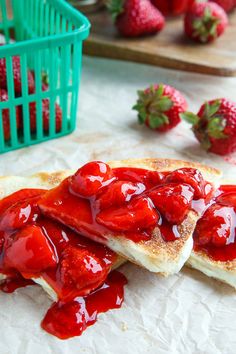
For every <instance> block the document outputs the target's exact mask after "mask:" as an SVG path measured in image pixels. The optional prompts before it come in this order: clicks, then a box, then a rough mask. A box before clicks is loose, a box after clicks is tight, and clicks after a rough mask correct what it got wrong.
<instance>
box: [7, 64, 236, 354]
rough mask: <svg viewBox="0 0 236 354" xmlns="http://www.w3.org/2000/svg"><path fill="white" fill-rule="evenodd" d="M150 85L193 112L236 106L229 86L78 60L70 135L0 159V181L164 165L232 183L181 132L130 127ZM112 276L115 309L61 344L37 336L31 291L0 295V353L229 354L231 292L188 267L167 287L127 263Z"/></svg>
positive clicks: (184, 129) (228, 173)
mask: <svg viewBox="0 0 236 354" xmlns="http://www.w3.org/2000/svg"><path fill="white" fill-rule="evenodd" d="M155 82H164V83H168V84H170V85H173V86H175V87H176V88H178V89H180V90H181V91H182V92H183V93H184V94H185V96H186V98H187V100H188V102H189V105H190V109H191V110H193V111H196V110H197V109H198V107H199V106H200V104H201V103H202V102H203V101H205V100H207V99H211V98H216V97H223V96H226V97H228V98H231V99H234V100H236V79H235V78H232V79H230V78H217V77H209V76H201V75H199V74H190V73H184V72H176V71H170V70H164V69H160V68H154V67H149V66H144V65H138V64H134V63H124V62H118V61H108V60H101V59H95V58H84V68H83V75H82V84H81V92H80V108H79V111H78V117H79V120H78V128H77V130H76V132H75V133H73V134H72V135H70V136H67V137H65V138H61V139H58V140H52V141H51V142H47V143H44V144H41V145H37V146H33V147H30V148H28V149H23V150H18V151H15V152H11V153H8V154H5V155H0V174H1V175H10V174H18V175H28V174H32V173H34V172H37V171H42V170H45V171H55V170H60V169H65V168H66V169H67V168H73V169H75V168H77V167H79V166H80V165H81V164H83V163H85V162H87V161H88V160H93V159H101V160H104V161H108V160H112V159H126V158H137V157H167V158H179V159H188V160H193V161H200V162H203V163H206V164H210V165H212V166H215V167H219V168H221V169H222V170H223V171H224V176H225V177H226V178H231V179H233V178H234V176H235V173H236V165H234V163H235V162H236V155H235V156H231V157H230V158H227V159H226V160H225V159H223V158H222V157H218V156H216V155H213V154H207V153H204V152H203V151H202V150H201V148H200V147H199V145H198V143H197V142H196V140H195V138H194V136H193V134H192V132H191V130H190V128H189V126H188V124H187V123H181V124H180V125H179V126H178V127H177V128H176V129H174V130H172V131H171V132H169V133H168V134H164V135H158V134H156V133H155V132H152V131H150V130H148V129H147V128H145V127H140V126H138V124H137V121H136V113H135V112H134V111H132V110H131V107H132V105H133V104H134V102H135V99H136V91H137V90H138V89H141V88H144V87H145V86H147V85H149V84H151V83H155ZM227 160H228V161H227ZM229 161H230V163H229ZM121 270H122V272H124V273H125V275H126V276H127V277H128V280H129V283H128V285H127V286H126V291H125V302H124V305H123V307H122V308H121V309H119V310H112V311H109V312H108V313H106V314H102V315H100V316H99V320H98V322H97V323H96V324H95V325H94V326H92V327H90V328H88V329H87V330H86V331H85V332H84V334H83V335H82V336H81V337H77V338H72V339H70V340H66V341H61V340H59V339H57V338H55V337H53V336H50V335H48V334H47V333H46V332H44V331H43V330H41V328H40V321H41V319H42V318H43V315H44V314H45V312H46V310H47V309H48V307H49V306H50V304H51V301H50V300H49V299H48V297H47V296H46V294H45V293H44V292H43V291H42V290H41V288H40V287H37V286H35V287H28V288H24V289H19V290H17V291H16V292H15V293H14V294H12V295H8V294H4V293H0V321H1V330H0V354H80V353H89V354H121V353H125V354H134V353H135V354H136V353H138V354H139V353H140V354H144V353H149V354H164V353H168V354H234V353H236V334H235V333H236V292H235V291H234V290H233V289H231V288H230V287H229V286H227V285H224V284H222V283H220V282H217V281H215V280H213V279H210V278H208V277H206V276H204V275H202V274H201V273H200V272H198V271H195V270H190V269H188V268H184V269H183V270H182V271H181V272H180V273H179V274H177V275H174V276H171V277H169V278H161V277H158V276H156V275H153V274H151V273H149V272H148V271H146V270H143V269H140V268H138V267H136V266H134V265H132V264H127V265H124V266H123V267H122V268H121Z"/></svg>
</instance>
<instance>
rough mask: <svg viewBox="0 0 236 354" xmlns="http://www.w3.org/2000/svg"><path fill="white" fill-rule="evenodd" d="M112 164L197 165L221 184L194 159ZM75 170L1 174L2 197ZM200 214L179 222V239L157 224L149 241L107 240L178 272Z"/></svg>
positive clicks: (155, 266)
mask: <svg viewBox="0 0 236 354" xmlns="http://www.w3.org/2000/svg"><path fill="white" fill-rule="evenodd" d="M109 165H110V166H111V167H138V168H144V169H149V170H153V171H160V172H161V171H174V170H176V169H179V168H183V167H189V168H197V169H199V170H200V171H201V173H202V174H203V177H204V178H205V180H207V181H209V182H211V183H212V184H213V185H215V186H218V180H219V178H220V176H221V173H220V172H219V171H218V170H217V169H214V168H211V167H209V166H204V165H201V164H198V163H191V162H186V161H181V160H180V161H179V160H170V159H137V160H123V161H114V162H110V163H109ZM72 173H73V171H61V172H54V173H46V172H45V173H38V174H35V175H33V176H31V177H2V178H0V198H3V197H5V196H7V195H9V194H10V193H13V192H15V191H16V190H19V189H21V188H46V189H51V188H53V187H55V186H57V185H58V184H59V183H60V182H61V181H62V180H63V179H65V178H66V177H67V176H69V175H71V174H72ZM198 218H199V215H198V214H197V213H196V212H194V211H190V212H189V213H188V215H187V217H186V219H185V220H184V221H183V223H182V224H181V225H179V226H178V231H179V233H180V238H179V239H178V240H176V241H172V242H165V241H164V240H163V238H162V236H161V233H160V229H159V228H158V227H156V228H155V230H154V232H153V237H152V238H151V239H150V240H148V241H141V242H138V243H135V242H133V241H131V240H129V239H127V238H125V237H123V236H119V235H117V236H115V237H114V236H112V235H108V237H106V239H104V241H103V242H104V244H106V245H107V246H108V247H110V248H111V249H112V250H114V251H115V252H117V253H118V254H120V255H121V256H123V257H125V258H127V259H128V260H130V261H131V262H133V263H136V264H138V265H140V266H143V267H145V268H147V269H148V270H150V271H151V272H155V273H162V274H163V275H169V274H173V273H176V272H178V271H179V270H180V269H181V268H182V266H183V265H184V263H185V262H186V260H187V259H188V258H189V256H190V253H191V250H192V246H193V241H192V233H193V230H194V228H195V225H196V222H197V220H198Z"/></svg>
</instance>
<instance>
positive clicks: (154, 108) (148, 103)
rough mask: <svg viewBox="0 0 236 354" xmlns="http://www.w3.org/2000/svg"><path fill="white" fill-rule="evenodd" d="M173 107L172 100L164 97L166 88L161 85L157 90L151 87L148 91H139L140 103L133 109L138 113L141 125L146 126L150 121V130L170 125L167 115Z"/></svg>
mask: <svg viewBox="0 0 236 354" xmlns="http://www.w3.org/2000/svg"><path fill="white" fill-rule="evenodd" d="M172 106H173V102H172V100H171V99H170V98H169V97H168V96H165V95H164V86H163V85H159V86H158V87H157V88H155V87H154V86H151V87H150V88H149V89H148V90H145V91H138V101H137V103H136V105H135V106H134V107H133V109H134V110H136V111H137V112H138V120H139V123H140V124H144V123H145V122H146V121H147V119H148V124H149V126H150V128H152V129H157V128H160V127H161V126H163V125H166V124H168V123H169V118H168V116H167V115H166V114H165V113H166V112H168V111H169V110H170V109H171V107H172Z"/></svg>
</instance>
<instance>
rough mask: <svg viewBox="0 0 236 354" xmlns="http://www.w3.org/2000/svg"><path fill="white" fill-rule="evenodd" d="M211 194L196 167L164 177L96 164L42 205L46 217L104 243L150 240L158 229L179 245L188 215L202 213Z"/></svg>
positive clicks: (52, 192)
mask: <svg viewBox="0 0 236 354" xmlns="http://www.w3.org/2000/svg"><path fill="white" fill-rule="evenodd" d="M211 195H212V187H211V185H210V184H209V183H207V182H206V181H204V179H203V177H202V175H201V172H199V171H198V170H196V169H192V168H182V169H179V170H176V171H173V172H161V173H160V172H156V171H149V170H145V169H141V168H131V167H127V168H114V169H111V168H110V167H109V166H108V165H106V164H104V163H103V162H98V161H97V162H92V163H88V164H86V165H85V166H83V167H82V168H81V169H79V170H78V171H77V172H76V174H75V175H73V176H71V177H69V178H67V179H66V180H64V181H63V182H62V183H61V184H60V185H59V186H58V187H56V188H54V189H53V190H50V191H49V192H47V193H45V195H44V196H43V197H42V199H41V200H40V203H39V207H40V209H41V211H42V213H44V214H45V215H47V217H50V218H52V219H54V220H56V221H59V222H61V223H62V224H65V225H67V226H69V227H70V228H71V229H73V230H74V231H76V232H78V233H80V234H82V235H84V236H86V237H88V238H90V239H92V240H95V241H98V242H100V243H104V244H105V243H106V239H108V238H109V236H110V235H112V236H115V237H119V236H123V237H126V238H128V239H130V240H132V241H134V242H140V241H146V240H150V239H151V238H152V236H153V231H154V229H155V227H159V229H160V231H161V235H162V237H163V239H164V240H165V241H175V240H176V239H178V238H179V231H178V225H180V224H181V223H182V222H183V221H184V220H185V219H186V217H187V214H188V212H189V211H190V210H195V211H196V212H198V213H200V212H202V210H203V209H204V208H205V207H206V203H207V198H209V197H210V196H211Z"/></svg>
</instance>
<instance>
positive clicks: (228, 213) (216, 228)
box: [194, 185, 236, 262]
mask: <svg viewBox="0 0 236 354" xmlns="http://www.w3.org/2000/svg"><path fill="white" fill-rule="evenodd" d="M235 232H236V186H230V185H225V186H224V185H223V186H221V187H220V188H219V190H218V191H217V192H216V196H215V198H214V199H213V200H212V201H211V203H210V206H209V207H208V208H207V210H206V211H205V213H204V214H203V216H202V218H201V219H200V220H199V221H198V223H197V227H196V229H195V232H194V250H195V251H202V252H204V253H206V254H207V255H208V256H209V257H211V258H212V259H213V260H215V261H221V262H227V261H232V260H234V259H236V237H235Z"/></svg>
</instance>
